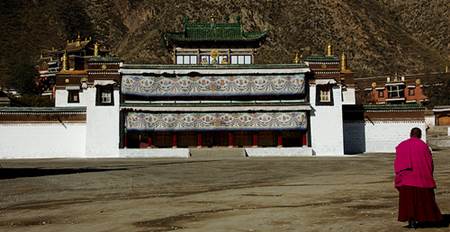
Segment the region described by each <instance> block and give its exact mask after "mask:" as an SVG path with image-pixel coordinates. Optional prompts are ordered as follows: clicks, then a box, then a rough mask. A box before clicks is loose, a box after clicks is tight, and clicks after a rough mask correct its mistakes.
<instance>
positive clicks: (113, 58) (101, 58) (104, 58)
mask: <svg viewBox="0 0 450 232" xmlns="http://www.w3.org/2000/svg"><path fill="white" fill-rule="evenodd" d="M89 61H91V62H117V63H118V62H120V61H121V60H120V58H119V57H116V56H93V57H91V58H89Z"/></svg>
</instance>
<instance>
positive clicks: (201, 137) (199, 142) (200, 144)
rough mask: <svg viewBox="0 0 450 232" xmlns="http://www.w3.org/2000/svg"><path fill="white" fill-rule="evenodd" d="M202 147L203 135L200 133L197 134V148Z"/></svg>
mask: <svg viewBox="0 0 450 232" xmlns="http://www.w3.org/2000/svg"><path fill="white" fill-rule="evenodd" d="M202 146H203V134H202V132H197V147H198V148H201V147H202Z"/></svg>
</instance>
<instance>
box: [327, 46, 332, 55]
mask: <svg viewBox="0 0 450 232" xmlns="http://www.w3.org/2000/svg"><path fill="white" fill-rule="evenodd" d="M332 55H333V54H332V48H331V44H330V43H329V44H328V45H327V56H332Z"/></svg>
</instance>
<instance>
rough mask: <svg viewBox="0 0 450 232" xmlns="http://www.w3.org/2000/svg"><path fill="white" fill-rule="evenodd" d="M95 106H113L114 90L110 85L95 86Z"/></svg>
mask: <svg viewBox="0 0 450 232" xmlns="http://www.w3.org/2000/svg"><path fill="white" fill-rule="evenodd" d="M96 87H97V99H96V103H97V104H96V105H106V106H108V105H114V88H113V86H112V85H105V86H96Z"/></svg>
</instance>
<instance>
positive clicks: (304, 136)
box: [302, 131, 308, 147]
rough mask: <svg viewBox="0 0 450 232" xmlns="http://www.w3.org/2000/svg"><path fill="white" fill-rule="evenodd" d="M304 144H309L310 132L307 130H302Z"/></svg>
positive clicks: (305, 145) (304, 145)
mask: <svg viewBox="0 0 450 232" xmlns="http://www.w3.org/2000/svg"><path fill="white" fill-rule="evenodd" d="M302 146H303V147H307V146H308V132H306V131H304V132H302Z"/></svg>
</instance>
